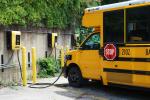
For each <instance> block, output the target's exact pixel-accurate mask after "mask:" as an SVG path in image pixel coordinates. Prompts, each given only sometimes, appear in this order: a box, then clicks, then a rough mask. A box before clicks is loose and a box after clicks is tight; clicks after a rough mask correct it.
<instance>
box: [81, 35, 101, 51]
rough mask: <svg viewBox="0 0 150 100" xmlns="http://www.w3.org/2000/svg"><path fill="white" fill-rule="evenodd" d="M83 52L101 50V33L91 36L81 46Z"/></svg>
mask: <svg viewBox="0 0 150 100" xmlns="http://www.w3.org/2000/svg"><path fill="white" fill-rule="evenodd" d="M81 47H82V49H83V50H99V49H100V35H99V33H96V34H93V35H91V36H90V37H89V38H88V39H87V40H86V41H85V42H84V43H83V45H82V46H81Z"/></svg>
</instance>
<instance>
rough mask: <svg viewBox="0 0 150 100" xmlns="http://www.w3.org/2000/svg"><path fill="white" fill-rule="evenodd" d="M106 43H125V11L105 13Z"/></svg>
mask: <svg viewBox="0 0 150 100" xmlns="http://www.w3.org/2000/svg"><path fill="white" fill-rule="evenodd" d="M104 42H105V43H107V42H114V43H124V10H114V11H107V12H104Z"/></svg>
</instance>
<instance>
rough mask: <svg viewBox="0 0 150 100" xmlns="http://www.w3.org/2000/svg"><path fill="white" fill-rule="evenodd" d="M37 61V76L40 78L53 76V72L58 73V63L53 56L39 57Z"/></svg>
mask: <svg viewBox="0 0 150 100" xmlns="http://www.w3.org/2000/svg"><path fill="white" fill-rule="evenodd" d="M37 63H38V65H39V72H38V76H39V77H41V78H47V77H50V76H55V73H58V72H59V70H60V63H59V61H58V60H57V61H56V60H55V59H54V57H48V58H41V59H39V60H38V62H37Z"/></svg>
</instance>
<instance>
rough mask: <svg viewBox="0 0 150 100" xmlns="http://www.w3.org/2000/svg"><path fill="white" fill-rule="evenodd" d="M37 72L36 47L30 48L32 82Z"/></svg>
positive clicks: (35, 79) (34, 81)
mask: <svg viewBox="0 0 150 100" xmlns="http://www.w3.org/2000/svg"><path fill="white" fill-rule="evenodd" d="M36 76H37V72H36V48H34V47H33V48H32V82H33V84H35V83H36V81H37V78H36Z"/></svg>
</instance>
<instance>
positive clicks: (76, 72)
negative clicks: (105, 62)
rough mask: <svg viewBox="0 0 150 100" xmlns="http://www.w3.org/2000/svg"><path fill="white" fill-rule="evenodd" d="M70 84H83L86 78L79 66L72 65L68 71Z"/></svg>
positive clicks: (78, 85)
mask: <svg viewBox="0 0 150 100" xmlns="http://www.w3.org/2000/svg"><path fill="white" fill-rule="evenodd" d="M68 81H69V85H70V86H73V87H80V86H81V85H82V84H83V81H84V79H83V78H82V74H81V71H80V69H79V68H77V67H71V68H70V69H69V71H68Z"/></svg>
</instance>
